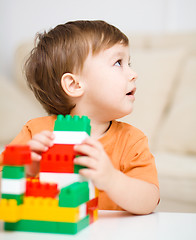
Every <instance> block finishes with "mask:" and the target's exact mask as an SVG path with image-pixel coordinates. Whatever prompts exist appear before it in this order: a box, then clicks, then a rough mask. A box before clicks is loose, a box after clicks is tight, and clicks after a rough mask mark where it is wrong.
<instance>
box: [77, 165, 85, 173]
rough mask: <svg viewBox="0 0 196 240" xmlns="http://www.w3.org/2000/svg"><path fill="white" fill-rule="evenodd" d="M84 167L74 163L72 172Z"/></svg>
mask: <svg viewBox="0 0 196 240" xmlns="http://www.w3.org/2000/svg"><path fill="white" fill-rule="evenodd" d="M83 168H86V167H84V166H81V165H77V164H74V173H79V171H80V169H83Z"/></svg>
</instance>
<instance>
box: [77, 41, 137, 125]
mask: <svg viewBox="0 0 196 240" xmlns="http://www.w3.org/2000/svg"><path fill="white" fill-rule="evenodd" d="M129 65H130V56H129V47H128V46H123V45H122V44H116V45H114V46H113V47H111V48H109V49H106V50H103V51H101V52H100V53H98V54H97V55H94V56H92V54H89V56H88V57H87V59H86V61H85V63H84V67H83V70H82V73H81V75H80V77H81V79H82V81H83V83H84V89H85V90H84V95H83V99H82V101H83V102H84V103H85V104H86V107H87V109H86V110H87V114H88V115H96V116H97V117H98V116H99V117H100V120H106V121H108V120H112V119H117V118H120V117H123V116H125V115H127V114H129V113H131V112H132V109H133V103H134V100H135V96H134V93H135V90H136V87H135V80H136V78H137V74H136V73H135V72H134V71H133V70H132V69H131V68H130V66H129ZM89 117H90V116H89Z"/></svg>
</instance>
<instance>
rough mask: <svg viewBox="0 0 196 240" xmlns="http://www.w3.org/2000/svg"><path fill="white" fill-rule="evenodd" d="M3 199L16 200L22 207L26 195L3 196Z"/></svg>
mask: <svg viewBox="0 0 196 240" xmlns="http://www.w3.org/2000/svg"><path fill="white" fill-rule="evenodd" d="M1 198H3V199H4V198H5V199H15V200H16V202H17V205H20V204H22V203H23V199H24V194H20V195H16V194H2V195H1Z"/></svg>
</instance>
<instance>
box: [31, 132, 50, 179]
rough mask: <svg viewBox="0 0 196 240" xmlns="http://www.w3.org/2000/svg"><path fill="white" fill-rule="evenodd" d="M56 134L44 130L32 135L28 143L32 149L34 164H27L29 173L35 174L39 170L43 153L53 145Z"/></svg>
mask: <svg viewBox="0 0 196 240" xmlns="http://www.w3.org/2000/svg"><path fill="white" fill-rule="evenodd" d="M53 140H54V134H53V132H50V131H43V132H41V133H38V134H36V135H34V136H33V137H32V139H31V140H30V141H29V142H28V143H27V144H28V145H29V147H30V149H31V159H32V164H30V165H27V175H30V176H35V175H36V174H37V173H38V172H39V162H40V160H41V158H42V156H41V155H42V153H43V152H46V151H47V150H48V148H49V147H52V145H53Z"/></svg>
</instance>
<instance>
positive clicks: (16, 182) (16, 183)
mask: <svg viewBox="0 0 196 240" xmlns="http://www.w3.org/2000/svg"><path fill="white" fill-rule="evenodd" d="M25 190H26V179H25V178H20V179H8V178H2V180H1V193H3V194H16V195H20V194H23V193H24V192H25Z"/></svg>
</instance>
